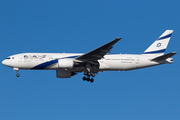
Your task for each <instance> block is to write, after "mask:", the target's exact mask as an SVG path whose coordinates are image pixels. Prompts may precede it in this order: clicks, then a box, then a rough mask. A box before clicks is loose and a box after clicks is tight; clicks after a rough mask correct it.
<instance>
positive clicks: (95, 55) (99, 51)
mask: <svg viewBox="0 0 180 120" xmlns="http://www.w3.org/2000/svg"><path fill="white" fill-rule="evenodd" d="M120 39H121V38H116V39H115V40H113V41H111V42H109V43H107V44H105V45H103V46H101V47H99V48H96V49H94V50H92V51H90V52H88V53H85V54H83V55H81V56H79V57H77V58H75V59H76V60H92V61H96V60H99V59H101V58H103V57H104V55H106V54H107V53H108V52H110V50H111V49H112V48H113V45H114V44H115V43H117V42H118V41H119V40H120Z"/></svg>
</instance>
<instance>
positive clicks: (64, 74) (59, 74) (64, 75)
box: [56, 70, 77, 78]
mask: <svg viewBox="0 0 180 120" xmlns="http://www.w3.org/2000/svg"><path fill="white" fill-rule="evenodd" d="M76 74H77V73H75V72H70V71H62V70H56V76H57V78H70V77H71V76H74V75H76Z"/></svg>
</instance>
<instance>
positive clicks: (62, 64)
mask: <svg viewBox="0 0 180 120" xmlns="http://www.w3.org/2000/svg"><path fill="white" fill-rule="evenodd" d="M73 65H74V61H73V59H59V60H58V67H59V68H72V67H73Z"/></svg>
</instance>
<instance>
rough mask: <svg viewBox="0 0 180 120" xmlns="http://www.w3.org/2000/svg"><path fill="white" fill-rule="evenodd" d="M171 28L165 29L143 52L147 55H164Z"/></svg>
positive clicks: (171, 31)
mask: <svg viewBox="0 0 180 120" xmlns="http://www.w3.org/2000/svg"><path fill="white" fill-rule="evenodd" d="M172 33H173V30H166V31H165V32H164V33H163V34H162V35H161V36H160V37H159V38H158V39H157V40H156V41H155V42H154V43H153V44H152V45H151V46H150V47H149V48H148V49H146V50H145V51H144V53H143V54H147V55H157V56H160V55H164V52H165V50H166V48H167V45H168V43H169V40H170V38H171V35H172Z"/></svg>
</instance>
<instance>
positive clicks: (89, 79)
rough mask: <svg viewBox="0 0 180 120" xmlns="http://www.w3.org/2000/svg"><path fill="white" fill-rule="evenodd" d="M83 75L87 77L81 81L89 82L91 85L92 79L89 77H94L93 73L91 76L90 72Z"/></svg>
mask: <svg viewBox="0 0 180 120" xmlns="http://www.w3.org/2000/svg"><path fill="white" fill-rule="evenodd" d="M84 75H85V76H87V77H83V81H85V80H86V81H87V82H89V81H90V82H91V83H93V82H94V79H93V78H90V77H91V76H92V77H95V73H92V74H91V73H90V72H88V73H87V72H84Z"/></svg>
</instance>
